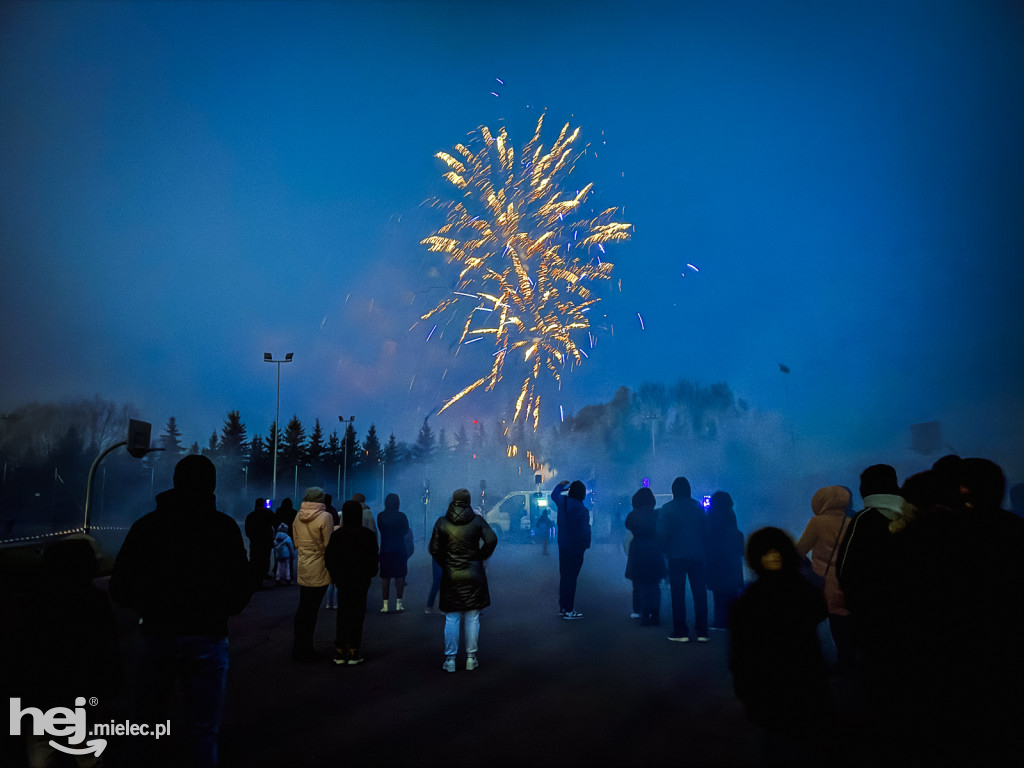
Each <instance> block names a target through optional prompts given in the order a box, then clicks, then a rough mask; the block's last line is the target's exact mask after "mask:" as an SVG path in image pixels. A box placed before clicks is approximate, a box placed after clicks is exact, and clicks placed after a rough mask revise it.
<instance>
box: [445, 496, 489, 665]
mask: <svg viewBox="0 0 1024 768" xmlns="http://www.w3.org/2000/svg"><path fill="white" fill-rule="evenodd" d="M471 498H472V497H471V496H470V493H469V491H468V490H466V489H465V488H459V489H458V490H457V491H455V493H453V494H452V500H451V503H450V504H449V505H448V511H447V512H445V514H444V517H439V518H438V519H437V522H436V523H434V531H433V533H432V534H431V536H430V546H429V549H430V556H431V557H432V558H433V559H434V561H435V562H436V563H437V564H438V565H439V566H441V597H440V600H439V601H438V607H440V609H441V610H442V611H444V613H445V614H447V615H446V616H445V620H444V665H443V666H442V669H444V671H445V672H454V671H455V657H456V655H457V654H458V652H459V627H460V626H461V625H463V624H465V626H466V669H467V670H473V669H476V668H477V666H478V662H477V639H478V638H479V636H480V611H481V610H482V609H484V608H486V607H487V606H489V605H490V604H491V595H490V592H489V591H488V589H487V573H486V571H485V570H484V561H485V560H486V559H487V558H489V557H490V556H491V554H492V553H493V552H494V548H495V547H497V546H498V537H497V536H496V535H495V533H494V531H492V530H491V526H489V525H488V524H487V521H486V520H484V519H483V517H481V516H480V515H478V514H476V513H475V512H474V511H473V508H472V507H471V506H470V500H471Z"/></svg>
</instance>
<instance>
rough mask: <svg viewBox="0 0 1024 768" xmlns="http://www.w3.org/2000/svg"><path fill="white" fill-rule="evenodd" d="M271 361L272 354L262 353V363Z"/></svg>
mask: <svg viewBox="0 0 1024 768" xmlns="http://www.w3.org/2000/svg"><path fill="white" fill-rule="evenodd" d="M273 359H274V356H273V355H272V354H270V353H269V352H264V353H263V362H265V363H269V362H270V361H271V360H273Z"/></svg>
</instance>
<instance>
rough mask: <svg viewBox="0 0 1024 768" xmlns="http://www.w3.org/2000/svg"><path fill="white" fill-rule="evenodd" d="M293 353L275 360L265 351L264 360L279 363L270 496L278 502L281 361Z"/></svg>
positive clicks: (287, 361)
mask: <svg viewBox="0 0 1024 768" xmlns="http://www.w3.org/2000/svg"><path fill="white" fill-rule="evenodd" d="M292 354H293V353H291V352H289V353H288V354H287V355H285V356H284V360H275V359H274V356H273V355H272V354H270V353H269V352H264V353H263V362H265V363H277V410H276V411H274V480H273V483H272V486H271V491H270V496H271V498H273V499H274V503H275V504H276V503H277V441H278V440H279V439H280V436H281V363H290V362H291V361H292Z"/></svg>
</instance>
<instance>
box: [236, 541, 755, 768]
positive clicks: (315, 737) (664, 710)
mask: <svg viewBox="0 0 1024 768" xmlns="http://www.w3.org/2000/svg"><path fill="white" fill-rule="evenodd" d="M624 568H625V556H624V555H623V553H622V548H621V547H620V546H618V545H615V544H603V545H599V546H596V547H595V548H593V549H591V550H590V551H589V552H588V553H587V557H586V561H585V563H584V567H583V572H582V574H581V577H580V581H579V591H578V595H577V608H578V609H579V610H580V611H582V612H583V613H584V615H585V618H584V619H582V620H580V621H565V620H563V619H561V618H559V616H558V614H557V609H558V602H557V594H558V591H557V588H558V557H557V549H555V548H554V547H552V549H551V554H550V555H549V556H547V557H545V556H544V555H543V554H542V553H541V549H540V547H539V546H525V545H520V546H515V545H511V544H506V545H504V546H499V547H498V549H497V551H496V552H495V554H494V556H493V558H492V559H491V560H490V562H489V566H488V580H489V583H490V589H491V598H492V605H491V607H490V608H488V609H487V610H486V611H485V612H484V613H483V615H482V617H481V630H480V651H479V660H480V666H479V668H478V669H476V670H474V671H472V672H467V671H466V670H465V669H464V662H463V658H462V656H461V655H460V658H459V665H458V671H457V672H455V673H446V672H444V671H443V670H442V669H441V664H442V662H443V660H444V655H443V640H442V633H443V624H444V618H443V616H442V615H440V614H434V615H428V614H425V613H424V610H423V609H424V605H425V600H426V594H427V592H428V590H429V587H430V561H429V556H428V555H427V553H426V552H425V547H423V546H419V547H418V550H417V552H416V554H415V555H414V556H413V559H412V560H411V561H410V572H409V577H410V578H409V581H410V583H409V585H408V587H407V589H406V596H405V601H404V602H405V605H406V611H405V612H403V613H401V614H394V613H391V614H381V613H380V591H379V582H377V581H376V580H375V583H374V585H373V586H372V587H371V590H370V597H369V600H368V614H367V620H366V627H365V634H364V641H363V655H364V657H365V659H366V661H365V663H363V664H361V665H359V666H352V667H347V666H346V667H336V666H334V665H333V664H331V663H330V662H329V661H324V662H323V663H316V664H294V663H292V662H291V661H290V660H289V653H290V647H291V619H292V614H293V612H294V609H295V605H296V602H297V597H298V593H297V590H296V589H295V588H291V589H289V588H274V589H272V590H269V591H264V592H258V593H256V594H255V595H254V596H253V599H252V602H251V604H250V606H249V608H247V609H246V611H245V612H244V613H243V614H242V615H241V616H239V617H238V618H237V619H235V620H233V622H232V628H231V652H232V656H231V670H230V675H229V683H228V686H229V687H228V695H227V704H226V709H225V713H224V720H223V726H222V738H221V757H222V764H223V765H225V766H307V765H308V766H314V765H316V766H323V765H337V764H345V765H383V766H391V765H395V766H432V765H445V766H449V767H450V766H460V765H466V766H470V765H472V766H533V765H536V766H542V765H558V766H572V765H586V766H629V765H638V766H640V765H642V766H658V765H670V764H671V765H681V764H685V765H692V766H713V765H718V766H739V765H751V764H754V763H756V762H757V745H758V734H757V732H756V730H755V729H754V728H753V727H752V726H751V725H750V724H749V723H748V722H747V721H746V719H745V718H744V715H743V712H742V709H741V707H740V706H739V704H738V703H737V701H736V700H735V698H734V697H733V694H732V690H731V678H730V675H729V672H728V668H727V664H726V650H727V648H726V642H727V640H726V635H725V633H722V632H714V633H712V638H711V642H710V643H708V644H707V645H698V644H696V643H690V644H688V645H681V644H677V643H670V642H669V641H668V640H667V639H666V638H667V635H668V629H669V626H668V625H669V621H670V612H669V609H668V590H667V588H666V589H665V590H664V593H665V594H664V595H663V605H664V608H663V622H662V626H661V627H640V626H638V625H637V624H636V622H634V621H632V620H631V619H630V618H629V611H630V606H631V597H630V595H631V592H630V583H629V582H628V581H626V580H625V578H624V577H623V575H622V574H623V570H624ZM691 626H692V622H691ZM333 637H334V612H333V611H328V610H326V609H325V610H322V611H321V614H320V622H319V625H318V629H317V644H318V647H319V648H322V649H323V650H325V651H329V650H331V649H332V646H333Z"/></svg>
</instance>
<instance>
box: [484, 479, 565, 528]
mask: <svg viewBox="0 0 1024 768" xmlns="http://www.w3.org/2000/svg"><path fill="white" fill-rule="evenodd" d="M545 511H547V513H548V517H550V518H551V524H552V525H554V524H555V518H556V516H557V511H556V510H555V503H554V502H553V501H551V492H550V491H513V492H512V493H510V494H508V495H506V496H505V498H503V499H502V500H501V501H499V502H498V503H497V504H495V505H494V506H493V507H491V508H490V509H488V510H487V511H486V512H484V513H483V514H484V520H486V521H487V524H488V525H490V526H491V528H493V529H494V531H495V533H497V534H498V535H501V534H513V535H518V536H521V537H522V539H523V540H529V538H530V536H531V534H532V532H533V527H534V526H535V525H536V524H537V520H538V518H540V517H541V515H543V514H544V512H545Z"/></svg>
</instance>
